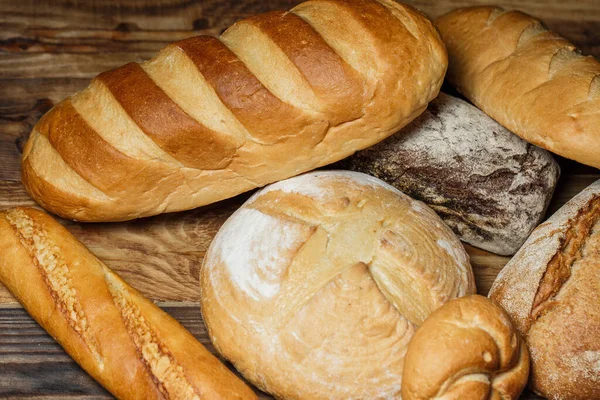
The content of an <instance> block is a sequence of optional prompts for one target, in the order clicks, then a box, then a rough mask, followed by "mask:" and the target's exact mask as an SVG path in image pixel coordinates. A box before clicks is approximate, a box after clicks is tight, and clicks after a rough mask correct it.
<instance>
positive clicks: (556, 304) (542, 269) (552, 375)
mask: <svg viewBox="0 0 600 400" xmlns="http://www.w3.org/2000/svg"><path fill="white" fill-rule="evenodd" d="M490 297H491V298H492V299H494V300H496V301H497V302H499V303H500V304H501V305H502V306H503V307H504V309H505V310H506V311H508V313H509V314H510V315H511V317H512V319H513V321H515V324H516V326H517V328H518V329H519V331H520V332H521V335H522V336H523V338H524V339H525V341H526V342H527V347H528V348H529V351H530V353H531V366H532V370H531V378H532V382H531V383H532V387H533V389H534V390H535V391H536V392H537V393H539V394H541V395H542V396H544V397H546V398H548V399H551V400H590V399H600V181H596V182H595V183H593V184H592V185H590V186H589V187H588V188H586V189H585V190H584V191H582V192H581V193H580V194H578V195H577V196H575V197H574V198H573V199H571V200H570V201H569V202H568V203H567V204H565V205H564V206H563V207H562V208H561V209H559V210H558V211H557V212H556V213H555V214H554V215H552V217H550V218H549V219H548V220H547V221H546V222H544V223H543V224H542V225H540V226H538V227H537V228H536V229H535V230H534V231H533V233H532V234H531V236H530V237H529V239H527V241H526V242H525V244H524V245H523V247H521V249H520V250H519V252H518V253H517V254H515V256H514V257H513V258H512V259H511V260H510V262H509V263H508V264H506V266H505V267H504V269H503V270H502V271H501V272H500V274H499V275H498V277H497V278H496V281H495V282H494V284H493V286H492V288H491V290H490Z"/></svg>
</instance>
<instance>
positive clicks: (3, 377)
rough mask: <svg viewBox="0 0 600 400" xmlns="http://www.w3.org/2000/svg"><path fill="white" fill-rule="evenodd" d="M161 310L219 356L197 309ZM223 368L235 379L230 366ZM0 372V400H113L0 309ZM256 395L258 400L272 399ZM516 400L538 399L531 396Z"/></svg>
mask: <svg viewBox="0 0 600 400" xmlns="http://www.w3.org/2000/svg"><path fill="white" fill-rule="evenodd" d="M159 305H161V304H159ZM161 306H162V308H163V309H164V310H165V311H167V312H168V313H169V314H171V315H172V316H173V317H174V318H176V319H177V320H178V321H179V322H180V323H181V324H182V325H183V326H184V327H185V328H186V329H188V330H189V331H190V332H191V333H192V334H193V335H194V336H195V337H196V338H197V339H198V340H199V341H200V342H201V343H202V344H203V345H204V346H206V347H207V348H208V349H209V350H210V351H211V352H212V353H213V354H216V355H217V357H218V356H219V355H218V354H217V353H216V352H215V349H214V347H213V346H212V344H211V342H210V339H209V337H208V333H207V331H206V327H205V325H204V322H203V321H202V318H201V315H200V306H199V304H189V305H186V306H185V307H177V306H165V305H161ZM222 361H224V360H222ZM225 364H226V365H227V366H228V367H229V368H231V369H232V370H233V371H234V372H236V374H238V373H237V371H235V369H234V368H233V367H232V365H231V364H230V363H228V362H225ZM0 371H3V372H2V373H0V398H7V397H8V398H10V397H18V398H20V399H32V398H36V399H44V400H50V399H59V398H60V399H64V398H69V399H77V400H82V399H86V400H88V399H112V396H110V395H109V394H108V393H107V392H106V390H104V389H103V388H102V387H101V386H100V385H99V384H98V383H96V382H95V381H94V380H93V379H92V378H91V377H89V376H88V375H87V374H86V373H85V372H84V371H83V370H82V369H81V368H80V367H79V366H78V365H77V364H76V363H75V362H74V361H73V360H72V359H71V358H70V357H69V356H68V355H67V354H66V353H65V352H64V351H63V350H62V348H61V347H60V346H59V345H58V344H57V343H56V342H55V341H54V340H53V339H52V338H51V337H50V336H48V334H47V333H46V332H45V331H44V330H43V329H42V328H41V327H40V326H39V325H37V323H35V321H33V319H31V317H29V315H27V313H26V312H25V311H24V310H23V309H20V308H0ZM57 371H60V374H57V373H56V372H57ZM238 376H239V374H238ZM257 393H258V394H259V398H260V399H271V398H272V397H270V396H268V395H266V394H264V393H262V392H259V391H258V390H257ZM521 398H522V400H535V399H538V397H537V396H534V395H532V394H530V393H527V394H525V395H524V396H522V397H521Z"/></svg>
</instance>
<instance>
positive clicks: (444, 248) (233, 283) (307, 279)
mask: <svg viewBox="0 0 600 400" xmlns="http://www.w3.org/2000/svg"><path fill="white" fill-rule="evenodd" d="M201 290H202V296H201V302H202V313H203V317H204V319H205V322H206V324H207V327H208V329H209V334H210V336H211V339H212V341H213V344H214V345H215V347H216V348H217V349H218V350H219V351H220V352H221V354H223V355H224V356H225V357H226V358H227V359H229V360H231V361H232V362H233V363H234V365H235V366H236V368H237V369H238V370H239V371H241V372H242V374H244V375H245V376H246V377H247V378H248V379H250V380H251V381H252V382H253V383H254V384H255V385H257V386H258V387H260V388H262V389H263V390H267V391H268V392H270V393H272V394H274V395H275V396H276V397H278V398H329V399H336V398H339V399H360V398H391V397H394V396H399V394H400V383H401V377H402V365H403V358H404V353H405V350H406V346H407V344H408V341H409V340H410V338H411V337H412V335H413V333H414V330H415V328H416V327H417V326H418V325H420V324H421V323H422V322H423V320H424V319H425V318H426V317H427V316H428V315H429V314H430V313H431V312H432V311H433V310H435V309H436V308H438V307H439V306H440V305H442V304H443V303H444V302H446V301H448V300H449V299H452V298H455V297H459V296H464V295H466V294H471V293H474V292H475V284H474V280H473V273H472V270H471V267H470V264H469V260H468V256H467V254H466V252H465V250H464V248H463V247H462V245H461V243H460V242H459V241H458V239H457V238H456V236H455V235H454V234H453V232H452V231H451V230H450V229H449V228H448V227H447V226H446V225H444V224H443V222H442V221H441V219H440V218H439V217H438V216H437V215H436V214H435V213H434V212H433V211H432V210H431V209H429V208H428V207H427V206H426V205H425V204H423V203H421V202H419V201H415V200H412V199H411V198H409V197H408V196H406V195H404V194H402V193H401V192H399V191H398V190H397V189H395V188H393V187H391V186H389V185H387V184H385V183H383V182H382V181H380V180H378V179H376V178H373V177H370V176H368V175H365V174H360V173H357V172H349V171H321V172H314V173H308V174H304V175H301V176H298V177H295V178H291V179H288V180H285V181H281V182H278V183H275V184H272V185H270V186H267V187H266V188H265V189H263V190H262V191H260V192H258V193H257V194H255V195H254V196H253V197H252V198H250V199H249V200H248V201H247V202H246V203H245V204H244V205H243V206H242V207H241V208H240V209H239V210H238V211H236V212H235V213H234V214H233V215H232V216H231V217H230V218H229V219H228V220H227V222H226V223H225V224H224V225H223V227H222V228H221V229H220V230H219V232H218V234H217V236H216V237H215V239H214V240H213V242H212V244H211V246H210V248H209V250H208V252H207V254H206V257H205V260H204V264H203V267H202V269H201Z"/></svg>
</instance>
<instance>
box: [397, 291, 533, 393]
mask: <svg viewBox="0 0 600 400" xmlns="http://www.w3.org/2000/svg"><path fill="white" fill-rule="evenodd" d="M528 376H529V354H528V352H527V347H526V346H525V343H524V342H523V341H522V340H521V338H520V337H519V334H518V332H517V330H516V329H515V328H514V327H513V325H512V323H511V320H510V317H509V316H508V314H507V313H506V311H504V310H503V309H502V308H501V307H500V306H499V305H497V304H496V303H495V302H493V301H490V300H488V299H487V298H485V297H483V296H478V295H474V296H467V297H461V298H458V299H455V300H451V301H449V302H448V303H446V304H444V305H443V306H442V307H440V308H439V309H437V310H436V311H434V312H433V313H432V314H431V315H430V316H429V317H428V318H427V319H426V320H425V322H424V323H423V325H421V326H420V327H419V329H417V332H416V333H415V336H414V337H413V338H412V339H411V341H410V344H409V346H408V350H407V352H406V360H405V363H404V372H403V375H402V399H404V400H426V399H432V398H444V399H456V400H459V399H460V400H471V399H473V400H476V399H483V398H486V399H496V398H498V399H505V400H516V399H518V398H519V395H520V394H521V392H522V391H523V389H524V388H525V385H526V384H527V378H528Z"/></svg>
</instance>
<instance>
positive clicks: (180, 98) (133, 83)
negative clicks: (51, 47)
mask: <svg viewBox="0 0 600 400" xmlns="http://www.w3.org/2000/svg"><path fill="white" fill-rule="evenodd" d="M446 65H447V57H446V53H445V48H444V46H443V44H442V42H441V39H440V37H439V34H438V33H437V31H436V29H435V28H434V27H433V25H432V24H431V22H430V21H429V20H428V19H427V18H426V17H424V16H423V15H421V14H420V13H418V12H417V11H415V10H413V9H412V8H410V7H408V6H404V5H401V4H397V3H395V2H393V1H391V0H379V1H376V0H311V1H308V2H305V3H302V4H300V5H298V6H296V7H295V8H293V9H292V10H291V11H289V12H284V11H274V12H269V13H266V14H261V15H258V16H255V17H251V18H247V19H245V20H242V21H240V22H238V23H236V24H234V25H233V26H231V27H230V28H229V29H227V30H226V31H225V32H224V33H223V35H222V36H221V37H220V38H219V39H217V38H214V37H209V36H199V37H193V38H189V39H185V40H182V41H179V42H176V43H173V44H171V45H169V46H167V47H166V48H165V49H163V50H162V51H161V52H159V53H158V54H157V55H156V56H155V57H154V58H153V59H151V60H149V61H146V62H144V63H142V64H136V63H130V64H127V65H125V66H123V67H120V68H117V69H115V70H112V71H107V72H104V73H102V74H100V75H98V76H97V77H96V78H95V79H94V80H93V81H92V83H91V84H90V86H89V87H88V88H86V89H85V90H83V91H82V92H80V93H77V94H75V95H74V96H72V97H70V98H68V99H66V100H64V101H63V102H62V103H60V104H58V105H57V106H55V107H54V108H53V109H52V110H51V111H50V112H49V113H48V114H46V115H45V116H44V117H43V118H42V119H41V120H40V121H39V123H38V124H37V125H36V126H35V127H34V129H33V131H32V134H31V137H30V139H29V141H28V143H27V145H26V146H25V150H24V154H23V163H22V164H23V182H24V184H25V186H26V188H27V189H28V191H29V193H30V194H31V195H32V196H33V198H34V199H35V200H36V201H38V202H39V203H40V204H41V205H42V206H44V207H45V208H47V209H49V210H51V211H53V212H55V213H57V214H59V215H61V216H64V217H68V218H73V219H79V220H89V221H105V220H126V219H132V218H136V217H142V216H148V215H154V214H158V213H161V212H167V211H177V210H183V209H189V208H193V207H197V206H201V205H204V204H208V203H211V202H214V201H218V200H221V199H224V198H227V197H231V196H234V195H236V194H239V193H241V192H243V191H247V190H249V189H252V188H254V187H258V186H262V185H265V184H267V183H270V182H273V181H276V180H279V179H283V178H287V177H289V176H292V175H296V174H298V173H300V172H303V171H307V170H310V169H314V168H316V167H318V166H321V165H325V164H328V163H331V162H334V161H337V160H339V159H341V158H343V157H345V156H347V155H349V154H351V153H353V152H354V151H356V150H358V149H362V148H364V147H367V146H369V145H371V144H374V143H376V142H378V141H380V140H382V139H383V138H385V137H387V136H389V135H390V134H392V133H394V132H395V131H396V130H398V129H399V128H401V127H402V126H404V125H406V124H407V123H408V122H410V121H411V120H412V119H414V118H415V117H416V116H417V115H419V114H420V113H421V112H422V111H423V110H424V109H425V107H426V106H427V103H428V102H429V101H430V100H431V99H432V98H434V97H435V96H436V95H437V93H438V90H439V87H440V85H441V83H442V80H443V76H444V74H445V69H446Z"/></svg>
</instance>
